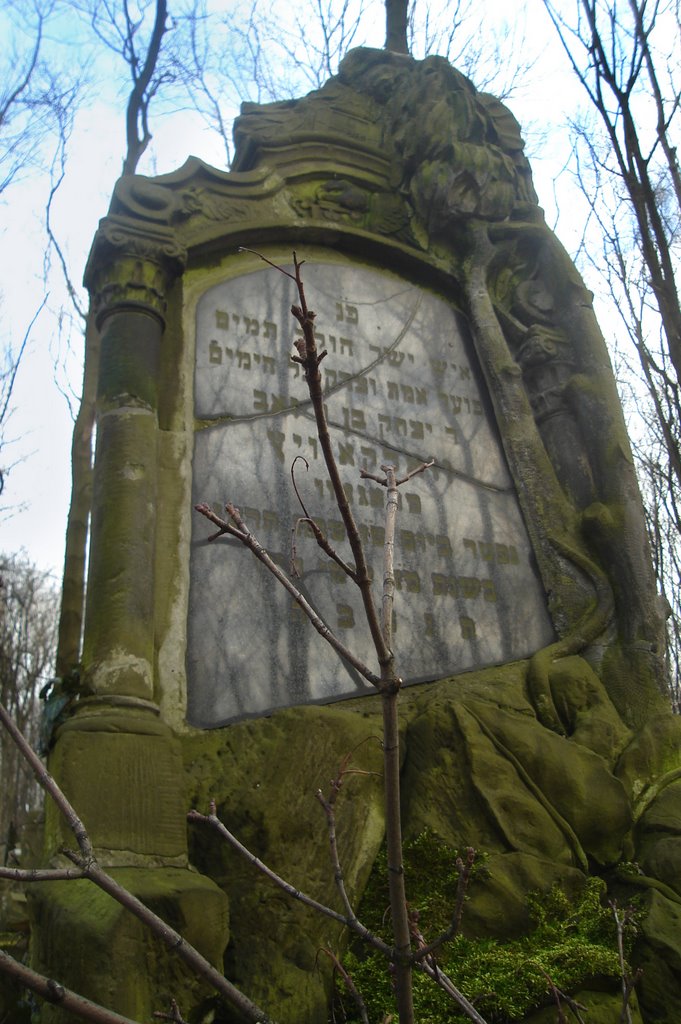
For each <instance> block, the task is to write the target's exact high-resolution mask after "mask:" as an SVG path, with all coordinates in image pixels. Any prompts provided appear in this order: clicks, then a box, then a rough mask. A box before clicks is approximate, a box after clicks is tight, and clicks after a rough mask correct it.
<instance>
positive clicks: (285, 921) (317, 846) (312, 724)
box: [184, 707, 383, 1024]
mask: <svg viewBox="0 0 681 1024" xmlns="http://www.w3.org/2000/svg"><path fill="white" fill-rule="evenodd" d="M184 750H185V762H186V765H187V770H188V774H189V779H190V784H191V794H192V796H191V799H192V801H193V803H194V804H195V806H197V807H198V808H199V809H202V808H205V806H206V804H207V802H208V800H209V799H215V800H216V802H217V805H218V813H219V814H220V815H221V816H222V818H223V820H224V822H225V824H226V825H227V827H228V828H230V829H231V830H232V831H233V832H234V833H235V834H236V836H237V837H238V838H239V839H240V840H241V841H242V842H243V843H245V845H246V846H247V847H248V848H249V849H250V850H251V851H252V852H253V853H255V854H256V855H257V856H259V857H260V858H261V859H262V860H263V861H265V863H266V864H268V866H269V867H271V868H273V869H274V870H275V871H277V872H278V873H279V874H280V875H282V876H283V877H284V878H286V879H287V880H288V881H289V882H291V883H292V884H293V885H295V886H298V887H300V888H301V889H302V890H303V891H304V892H306V893H307V894H308V895H310V896H312V897H313V898H315V899H318V900H321V901H322V902H323V903H326V904H327V905H329V906H331V907H334V908H335V909H340V902H339V897H338V894H337V892H336V891H335V885H334V880H333V870H332V866H331V861H330V856H329V847H328V837H327V831H326V822H325V818H324V813H323V811H322V808H321V807H320V805H319V803H318V801H317V800H316V799H315V792H316V791H317V789H321V790H322V792H323V793H324V794H325V795H327V796H328V794H329V790H330V781H331V779H333V778H335V777H336V775H337V773H338V770H339V767H340V765H341V762H342V761H343V759H344V758H345V757H346V756H347V755H348V754H351V755H352V760H351V771H350V772H349V773H348V774H347V775H346V776H345V778H344V780H343V786H342V792H341V794H340V797H339V799H338V803H337V829H338V848H339V854H340V860H341V863H342V865H343V871H344V878H345V883H346V886H347V891H348V893H349V895H350V898H351V900H353V902H357V901H358V900H359V896H360V895H361V893H362V891H363V889H364V886H365V884H366V881H367V878H368V876H369V873H370V871H371V867H372V864H373V861H374V858H375V856H376V853H377V851H378V848H379V846H380V844H381V841H382V838H383V797H382V787H381V784H380V772H381V751H380V745H379V741H378V737H377V735H376V723H375V721H374V720H373V718H372V717H370V718H368V719H365V718H364V717H363V716H362V715H361V714H356V713H352V712H348V711H345V710H342V709H340V708H312V707H308V708H298V709H291V710H288V711H280V712H277V713H276V714H274V715H273V716H272V717H271V718H268V719H259V720H257V721H250V722H242V723H238V724H236V725H233V726H231V727H230V728H229V729H225V730H219V731H216V732H214V733H211V734H209V735H208V736H205V735H204V736H197V737H194V738H187V739H186V740H185V742H184ZM353 771H356V772H357V774H353ZM190 852H191V856H192V860H193V863H194V864H195V865H196V866H197V867H198V868H199V869H200V870H201V871H202V872H203V873H205V874H207V875H209V876H210V877H211V878H213V879H215V880H216V881H217V882H218V884H219V885H220V886H221V887H222V888H223V889H224V891H225V892H226V893H227V895H228V898H229V903H230V919H231V921H232V922H234V923H236V922H239V923H238V925H237V926H236V930H233V931H232V941H231V943H230V949H229V951H228V956H227V961H226V967H227V971H228V975H229V977H230V978H231V979H232V980H234V981H235V982H236V983H237V984H241V985H242V986H243V988H244V991H246V992H247V994H248V995H249V997H250V998H252V999H254V1000H255V1001H256V1002H258V1004H259V1005H261V1006H263V1007H265V1008H268V1009H269V1011H270V1012H272V1013H275V1011H276V1017H277V1020H278V1021H279V1022H280V1024H324V1022H325V1021H326V1019H327V1000H328V991H329V978H330V974H329V970H328V967H329V965H328V964H326V963H324V962H323V958H322V960H320V958H319V957H318V951H319V949H320V947H322V946H325V945H328V944H331V946H332V947H333V948H336V946H337V944H338V943H341V944H342V941H343V940H342V939H341V929H340V928H339V927H338V926H337V925H336V924H334V922H332V921H329V920H327V919H326V918H323V917H321V916H320V915H319V914H316V913H315V912H314V911H312V910H309V909H308V908H305V907H302V906H301V905H300V904H298V903H296V902H295V901H293V900H291V899H290V898H288V897H287V896H286V895H285V894H283V893H282V892H281V891H280V890H279V889H277V888H276V887H275V886H274V885H273V884H272V883H271V882H269V881H267V880H266V879H264V878H263V877H262V876H261V875H259V873H258V871H257V870H256V869H255V868H254V867H253V866H252V865H251V864H249V863H247V862H246V861H245V860H244V859H243V858H242V857H241V856H239V855H238V854H236V853H235V852H233V851H232V850H231V849H229V847H228V846H227V845H226V844H225V843H224V842H223V841H221V840H219V838H217V837H215V836H214V835H213V834H212V833H209V832H206V831H204V830H202V829H201V827H200V826H193V827H192V830H191V834H190Z"/></svg>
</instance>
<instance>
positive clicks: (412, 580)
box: [404, 569, 421, 594]
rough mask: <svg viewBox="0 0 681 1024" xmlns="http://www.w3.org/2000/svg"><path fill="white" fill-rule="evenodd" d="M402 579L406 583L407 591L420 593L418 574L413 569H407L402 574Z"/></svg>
mask: <svg viewBox="0 0 681 1024" xmlns="http://www.w3.org/2000/svg"><path fill="white" fill-rule="evenodd" d="M404 579H405V583H406V584H407V593H409V594H420V593H421V580H420V579H419V574H418V573H417V572H414V570H413V569H407V570H406V572H405V574H404Z"/></svg>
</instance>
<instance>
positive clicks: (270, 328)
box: [263, 320, 277, 341]
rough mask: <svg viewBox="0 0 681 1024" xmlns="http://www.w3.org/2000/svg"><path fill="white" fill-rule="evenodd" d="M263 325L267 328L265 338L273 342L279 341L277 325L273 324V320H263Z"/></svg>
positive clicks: (264, 333)
mask: <svg viewBox="0 0 681 1024" xmlns="http://www.w3.org/2000/svg"><path fill="white" fill-rule="evenodd" d="M263 325H264V327H265V330H264V332H263V337H265V338H271V339H272V341H276V340H277V325H276V324H273V323H272V321H271V320H263Z"/></svg>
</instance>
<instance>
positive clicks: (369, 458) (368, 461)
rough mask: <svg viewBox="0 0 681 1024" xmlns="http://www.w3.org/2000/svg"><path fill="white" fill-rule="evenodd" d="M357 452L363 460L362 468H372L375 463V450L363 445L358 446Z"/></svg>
mask: <svg viewBox="0 0 681 1024" xmlns="http://www.w3.org/2000/svg"><path fill="white" fill-rule="evenodd" d="M359 452H360V455H361V456H362V459H363V460H364V468H365V469H369V470H371V469H373V468H374V466H375V465H376V452H375V451H374V449H373V448H367V447H365V446H363V447H361V448H360V450H359Z"/></svg>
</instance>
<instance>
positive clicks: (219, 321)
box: [215, 309, 229, 331]
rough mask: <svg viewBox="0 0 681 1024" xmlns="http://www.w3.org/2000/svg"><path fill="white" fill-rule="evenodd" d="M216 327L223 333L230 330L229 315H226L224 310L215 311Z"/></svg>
mask: <svg viewBox="0 0 681 1024" xmlns="http://www.w3.org/2000/svg"><path fill="white" fill-rule="evenodd" d="M215 326H216V327H219V328H220V330H221V331H226V330H229V313H225V311H224V309H216V310H215Z"/></svg>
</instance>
